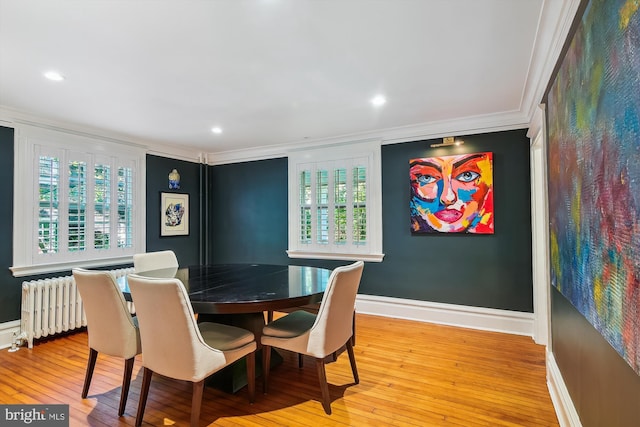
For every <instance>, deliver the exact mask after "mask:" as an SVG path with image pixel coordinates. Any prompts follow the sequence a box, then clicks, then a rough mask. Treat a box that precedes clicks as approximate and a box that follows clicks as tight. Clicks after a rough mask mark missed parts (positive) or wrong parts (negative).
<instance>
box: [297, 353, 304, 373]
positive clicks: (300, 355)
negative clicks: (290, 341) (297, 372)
mask: <svg viewBox="0 0 640 427" xmlns="http://www.w3.org/2000/svg"><path fill="white" fill-rule="evenodd" d="M303 366H304V362H303V361H302V353H298V368H300V369H302V367H303Z"/></svg>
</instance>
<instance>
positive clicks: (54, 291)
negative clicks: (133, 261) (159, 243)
mask: <svg viewBox="0 0 640 427" xmlns="http://www.w3.org/2000/svg"><path fill="white" fill-rule="evenodd" d="M111 272H112V273H113V274H115V276H116V278H118V277H122V276H125V275H127V274H129V273H133V267H129V268H119V269H116V270H111ZM130 309H131V307H130ZM83 326H87V318H86V316H85V314H84V310H83V306H82V298H80V293H79V292H78V290H77V288H76V282H75V280H73V276H64V277H54V278H50V279H40V280H31V281H26V282H22V316H21V319H20V329H21V337H22V338H24V339H25V340H27V343H28V345H29V348H33V340H34V339H36V338H41V337H46V336H49V335H54V334H59V333H61V332H66V331H70V330H73V329H76V328H81V327H83Z"/></svg>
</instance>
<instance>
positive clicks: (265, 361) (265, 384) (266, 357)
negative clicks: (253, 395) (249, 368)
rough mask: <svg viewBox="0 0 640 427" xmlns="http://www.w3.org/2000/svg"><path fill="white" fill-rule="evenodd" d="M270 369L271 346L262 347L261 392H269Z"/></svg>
mask: <svg viewBox="0 0 640 427" xmlns="http://www.w3.org/2000/svg"><path fill="white" fill-rule="evenodd" d="M270 368H271V346H268V345H263V346H262V392H263V393H264V394H267V391H268V390H269V369H270Z"/></svg>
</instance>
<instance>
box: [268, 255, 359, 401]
mask: <svg viewBox="0 0 640 427" xmlns="http://www.w3.org/2000/svg"><path fill="white" fill-rule="evenodd" d="M363 268H364V263H363V262H362V261H357V262H355V263H353V264H351V265H348V266H344V267H338V268H336V269H335V270H333V271H332V272H331V276H330V277H329V283H328V284H327V287H326V289H325V292H324V295H323V297H322V301H321V303H320V308H319V310H318V314H317V315H316V314H313V313H310V312H308V311H305V310H297V311H294V312H292V313H289V314H287V315H285V316H283V317H281V318H279V319H277V320H274V321H273V322H271V323H268V324H267V325H265V327H264V328H263V330H262V337H261V343H262V355H263V357H262V372H263V381H264V382H263V387H264V392H265V393H267V391H268V387H269V367H270V363H271V360H270V358H271V347H277V348H281V349H284V350H289V351H293V352H295V353H298V354H303V355H307V356H311V357H313V358H315V360H316V367H317V370H318V381H319V382H320V390H321V392H322V406H323V407H324V411H325V412H326V413H327V414H331V401H330V398H329V385H328V384H327V376H326V370H325V359H326V357H327V356H329V355H332V354H334V353H336V352H337V351H338V350H339V349H340V348H341V347H342V346H346V348H347V352H348V353H349V362H350V363H351V371H352V373H353V379H354V380H355V383H356V384H358V383H359V382H360V378H359V377H358V369H357V367H356V359H355V355H354V353H353V343H352V340H351V338H352V335H353V313H354V311H353V308H354V306H355V300H356V294H357V293H358V287H359V286H360V278H361V277H362V270H363Z"/></svg>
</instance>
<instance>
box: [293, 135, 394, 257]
mask: <svg viewBox="0 0 640 427" xmlns="http://www.w3.org/2000/svg"><path fill="white" fill-rule="evenodd" d="M381 203H382V200H381V179H380V145H379V143H371V142H370V143H357V144H349V145H342V146H337V147H331V148H320V149H311V150H299V151H294V152H292V153H290V155H289V250H288V251H287V253H288V254H289V256H290V257H292V258H321V259H345V260H353V259H364V260H368V261H381V260H382V257H383V256H384V255H383V254H382V214H381Z"/></svg>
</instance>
